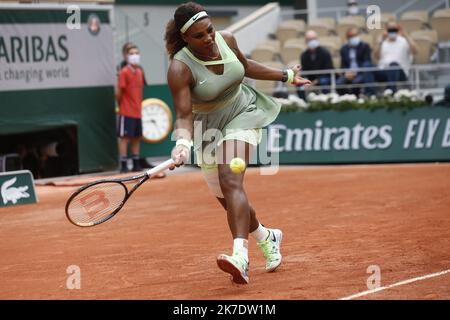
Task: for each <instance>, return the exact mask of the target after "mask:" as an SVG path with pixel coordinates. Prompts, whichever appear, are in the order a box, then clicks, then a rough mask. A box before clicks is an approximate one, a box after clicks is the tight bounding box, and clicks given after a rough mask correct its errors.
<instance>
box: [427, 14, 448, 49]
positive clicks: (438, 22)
mask: <svg viewBox="0 0 450 320" xmlns="http://www.w3.org/2000/svg"><path fill="white" fill-rule="evenodd" d="M431 27H432V28H433V29H434V30H436V31H437V33H438V40H439V42H441V41H449V40H450V9H442V10H437V11H435V12H434V14H433V16H432V17H431Z"/></svg>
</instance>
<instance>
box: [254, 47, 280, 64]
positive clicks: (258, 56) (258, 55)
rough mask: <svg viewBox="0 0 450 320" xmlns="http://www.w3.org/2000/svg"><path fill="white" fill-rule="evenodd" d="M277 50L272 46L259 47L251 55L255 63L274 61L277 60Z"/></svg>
mask: <svg viewBox="0 0 450 320" xmlns="http://www.w3.org/2000/svg"><path fill="white" fill-rule="evenodd" d="M275 53H276V51H275V49H274V48H273V46H270V45H259V46H257V47H256V48H254V49H253V50H252V52H251V54H250V56H251V58H252V59H253V60H255V61H259V62H262V61H272V60H274V58H275Z"/></svg>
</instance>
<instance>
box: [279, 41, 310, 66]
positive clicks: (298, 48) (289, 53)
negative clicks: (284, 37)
mask: <svg viewBox="0 0 450 320" xmlns="http://www.w3.org/2000/svg"><path fill="white" fill-rule="evenodd" d="M305 49H306V45H305V43H304V42H303V43H302V44H300V43H287V42H286V43H285V45H284V47H283V49H282V50H281V52H280V55H281V59H282V60H283V62H284V63H287V62H289V61H292V60H295V59H297V63H298V61H300V55H301V54H302V52H303V51H304V50H305Z"/></svg>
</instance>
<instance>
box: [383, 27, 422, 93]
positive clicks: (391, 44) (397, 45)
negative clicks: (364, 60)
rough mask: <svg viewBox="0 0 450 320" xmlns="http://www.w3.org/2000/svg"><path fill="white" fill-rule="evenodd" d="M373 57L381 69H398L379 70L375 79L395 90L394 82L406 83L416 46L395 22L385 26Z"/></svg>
mask: <svg viewBox="0 0 450 320" xmlns="http://www.w3.org/2000/svg"><path fill="white" fill-rule="evenodd" d="M374 54H375V57H376V58H378V59H379V63H378V66H379V67H380V68H381V69H384V68H387V67H398V69H396V70H380V71H378V72H376V73H375V78H376V80H377V81H380V82H388V83H389V84H388V88H389V89H391V90H392V91H394V92H395V91H396V90H397V86H396V85H395V83H394V82H400V81H407V80H408V73H409V68H410V67H411V63H412V60H413V55H415V54H417V46H416V44H415V43H414V41H413V40H412V39H410V38H409V36H408V35H407V34H406V32H404V31H403V29H402V27H401V25H399V24H398V23H397V22H395V21H390V22H388V23H387V24H386V30H385V32H384V33H383V36H382V39H380V40H379V42H378V45H377V46H376V49H375V52H374Z"/></svg>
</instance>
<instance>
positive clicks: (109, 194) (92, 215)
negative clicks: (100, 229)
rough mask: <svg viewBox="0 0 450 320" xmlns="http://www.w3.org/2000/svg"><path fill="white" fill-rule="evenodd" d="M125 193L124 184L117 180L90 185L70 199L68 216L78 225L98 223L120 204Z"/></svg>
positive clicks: (112, 212) (113, 211)
mask: <svg viewBox="0 0 450 320" xmlns="http://www.w3.org/2000/svg"><path fill="white" fill-rule="evenodd" d="M126 193H127V191H126V189H125V187H124V185H122V184H121V183H118V182H104V183H98V184H95V185H92V186H90V187H88V188H86V189H84V190H82V191H81V192H80V193H79V194H77V195H76V196H75V197H74V198H73V199H72V200H71V201H70V203H69V206H68V208H67V213H68V216H69V217H70V219H71V220H72V221H73V222H75V223H76V224H79V225H92V224H95V223H99V222H101V221H103V220H104V219H107V218H108V217H109V216H111V215H113V214H114V213H115V211H116V210H117V209H118V208H120V207H121V206H122V203H123V200H124V199H125V197H126Z"/></svg>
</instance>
